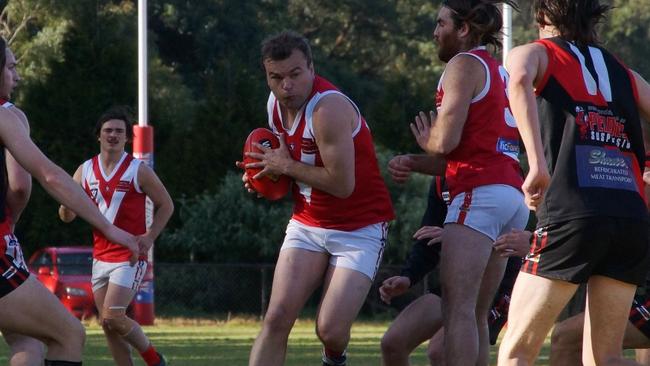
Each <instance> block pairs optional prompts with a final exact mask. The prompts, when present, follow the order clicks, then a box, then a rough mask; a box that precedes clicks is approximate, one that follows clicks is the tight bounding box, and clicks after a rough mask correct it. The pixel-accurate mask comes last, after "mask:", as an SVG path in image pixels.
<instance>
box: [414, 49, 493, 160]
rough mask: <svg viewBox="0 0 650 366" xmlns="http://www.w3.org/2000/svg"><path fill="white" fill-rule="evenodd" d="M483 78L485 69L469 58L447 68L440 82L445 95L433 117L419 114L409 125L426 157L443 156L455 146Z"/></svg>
mask: <svg viewBox="0 0 650 366" xmlns="http://www.w3.org/2000/svg"><path fill="white" fill-rule="evenodd" d="M486 77H487V76H486V72H485V67H484V66H483V64H482V63H481V62H480V61H479V60H477V59H476V58H475V57H473V56H467V55H460V56H458V57H455V58H454V59H452V60H451V61H450V62H449V64H447V67H446V68H445V73H444V76H443V78H442V89H443V90H444V92H445V95H444V98H443V99H442V104H441V105H440V108H438V111H437V116H436V115H435V114H434V113H433V112H431V113H429V116H427V115H426V114H425V113H424V112H420V113H419V114H418V115H417V116H416V117H415V123H414V124H412V125H411V130H412V131H413V133H414V135H415V137H416V140H417V141H418V145H420V147H422V148H423V149H424V150H425V151H426V152H427V153H430V154H442V155H446V154H449V153H450V152H451V151H453V150H454V149H455V148H456V147H457V146H458V144H459V143H460V139H461V136H462V134H463V127H464V126H465V121H466V120H467V113H468V111H469V106H470V104H471V102H472V98H473V97H474V96H475V95H477V94H478V93H479V92H480V90H482V89H483V87H484V86H485V80H486ZM429 125H430V127H429ZM428 127H429V128H428ZM427 129H428V131H427Z"/></svg>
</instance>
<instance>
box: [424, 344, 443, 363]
mask: <svg viewBox="0 0 650 366" xmlns="http://www.w3.org/2000/svg"><path fill="white" fill-rule="evenodd" d="M427 357H428V358H429V364H431V365H443V362H444V361H445V355H444V352H443V349H442V348H440V347H429V348H427Z"/></svg>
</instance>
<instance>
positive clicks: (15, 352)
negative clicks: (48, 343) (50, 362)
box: [5, 336, 45, 365]
mask: <svg viewBox="0 0 650 366" xmlns="http://www.w3.org/2000/svg"><path fill="white" fill-rule="evenodd" d="M5 340H6V341H7V344H8V345H9V348H10V349H11V355H12V356H11V362H10V364H11V365H37V364H39V362H42V360H43V358H44V357H45V345H44V344H43V343H42V342H41V341H39V340H37V339H35V338H29V337H16V338H10V337H7V336H5Z"/></svg>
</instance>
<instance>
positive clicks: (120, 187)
mask: <svg viewBox="0 0 650 366" xmlns="http://www.w3.org/2000/svg"><path fill="white" fill-rule="evenodd" d="M129 189H131V182H130V181H128V180H121V181H120V182H119V183H117V186H116V187H115V191H116V192H128V191H129Z"/></svg>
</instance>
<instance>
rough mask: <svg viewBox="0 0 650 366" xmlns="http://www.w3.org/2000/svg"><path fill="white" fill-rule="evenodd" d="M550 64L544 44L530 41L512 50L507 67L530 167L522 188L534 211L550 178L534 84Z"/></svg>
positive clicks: (515, 111) (527, 201)
mask: <svg viewBox="0 0 650 366" xmlns="http://www.w3.org/2000/svg"><path fill="white" fill-rule="evenodd" d="M547 64H548V56H547V55H546V49H545V48H544V46H542V45H539V44H528V45H524V46H519V47H515V48H513V49H512V50H511V51H510V53H509V55H508V59H507V67H506V68H507V69H508V73H509V74H510V81H509V83H508V94H509V99H510V109H511V110H512V114H513V115H514V117H515V120H516V121H517V128H518V129H519V134H520V135H521V139H522V141H523V143H524V146H525V147H526V155H527V156H528V164H529V167H530V170H529V173H528V175H527V176H526V180H525V181H524V184H523V186H522V189H523V191H524V194H525V195H526V204H527V205H528V207H529V208H531V209H533V210H534V209H535V207H537V205H538V204H539V203H540V201H541V199H542V197H543V195H544V192H545V191H546V187H548V183H549V181H550V175H549V172H548V167H547V165H546V158H545V157H544V146H543V145H542V137H541V133H540V127H539V117H538V114H537V102H536V100H535V92H534V86H535V85H536V82H537V81H539V80H540V79H541V77H542V76H543V75H544V72H545V70H546V67H547Z"/></svg>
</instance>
